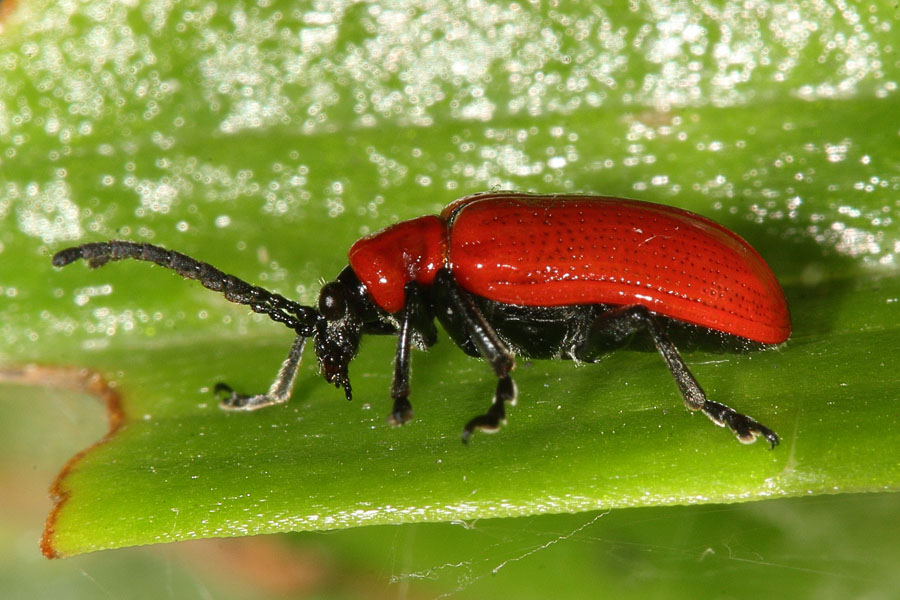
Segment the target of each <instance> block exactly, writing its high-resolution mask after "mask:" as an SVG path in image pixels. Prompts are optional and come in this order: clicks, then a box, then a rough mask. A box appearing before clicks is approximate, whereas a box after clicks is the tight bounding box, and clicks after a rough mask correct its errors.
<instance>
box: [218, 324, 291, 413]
mask: <svg viewBox="0 0 900 600" xmlns="http://www.w3.org/2000/svg"><path fill="white" fill-rule="evenodd" d="M306 339H307V338H306V337H305V336H302V335H298V336H297V337H296V338H294V343H293V344H291V350H290V352H288V355H287V358H285V359H284V362H283V363H281V368H280V369H279V370H278V375H277V376H276V377H275V381H273V382H272V385H271V386H270V387H269V391H268V392H266V393H265V394H257V395H255V396H247V395H244V394H238V393H237V392H235V391H234V390H233V389H231V386H229V385H228V384H225V383H221V382H219V383H217V384H216V387H215V393H216V394H224V396H223V398H222V400H221V402H220V403H219V407H220V408H221V409H222V410H228V411H238V410H241V411H250V410H257V409H260V408H265V407H266V406H272V405H273V404H283V403H285V402H287V401H288V399H289V398H290V397H291V390H292V389H293V387H294V379H296V377H297V371H298V370H299V368H300V359H301V358H302V356H303V348H304V346H306Z"/></svg>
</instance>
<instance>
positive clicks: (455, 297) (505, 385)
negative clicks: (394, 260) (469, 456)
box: [434, 268, 518, 442]
mask: <svg viewBox="0 0 900 600" xmlns="http://www.w3.org/2000/svg"><path fill="white" fill-rule="evenodd" d="M434 285H435V286H436V287H439V288H440V293H441V294H440V295H441V296H442V297H443V298H444V299H445V301H446V303H447V305H448V310H451V311H455V312H456V313H457V315H455V316H454V319H459V320H460V321H461V322H462V324H463V326H464V327H465V330H466V333H467V334H468V337H469V340H471V342H472V343H473V344H474V345H475V348H476V349H477V350H478V354H479V355H480V356H481V357H482V358H483V359H484V360H486V361H487V362H488V364H490V365H491V369H493V371H494V374H495V375H496V376H497V390H496V392H495V393H494V399H493V402H492V403H491V407H490V408H489V409H488V411H487V412H486V413H484V414H483V415H479V416H477V417H475V418H474V419H472V420H471V421H469V422H468V423H467V424H466V426H465V428H464V429H463V434H462V440H463V442H467V441H468V439H469V438H470V437H471V436H472V434H473V433H474V432H475V430H481V431H485V432H488V433H493V432H495V431H497V430H498V429H499V428H500V425H501V424H503V423H505V422H506V404H507V403H509V404H510V405H515V403H516V396H517V395H518V391H517V390H516V383H515V382H514V381H513V380H512V377H510V375H509V373H510V371H512V370H513V368H514V367H515V366H516V362H515V359H514V358H513V355H512V352H510V350H509V348H507V346H506V343H504V342H503V340H501V339H500V336H499V335H497V332H496V331H494V328H493V327H491V324H490V323H488V322H487V319H485V318H484V315H483V314H481V311H480V310H478V307H477V306H476V305H475V302H473V301H472V297H471V296H469V294H468V293H467V292H466V291H465V290H463V289H462V288H461V287H459V284H458V283H456V279H455V278H454V277H453V274H452V273H451V272H450V271H449V270H448V269H446V268H445V269H441V270H440V271H438V272H437V275H435V279H434Z"/></svg>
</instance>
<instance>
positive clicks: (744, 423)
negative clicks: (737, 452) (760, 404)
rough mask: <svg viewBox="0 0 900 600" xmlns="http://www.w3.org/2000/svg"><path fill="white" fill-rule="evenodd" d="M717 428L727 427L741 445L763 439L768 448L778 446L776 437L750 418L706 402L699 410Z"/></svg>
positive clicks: (718, 404) (727, 407)
mask: <svg viewBox="0 0 900 600" xmlns="http://www.w3.org/2000/svg"><path fill="white" fill-rule="evenodd" d="M701 410H702V411H703V414H705V415H706V416H707V417H709V419H710V420H711V421H712V422H713V423H715V424H716V425H718V426H719V427H726V426H727V427H728V428H729V429H731V431H732V432H733V433H734V435H735V437H737V439H738V441H739V442H741V443H742V444H752V443H753V442H755V441H756V438H757V437H764V438H766V441H767V442H769V446H770V448H775V446H777V445H778V441H779V440H778V435H777V434H776V433H775V432H774V431H772V430H771V429H769V428H768V427H766V426H765V425H763V424H762V423H760V422H759V421H757V420H756V419H754V418H752V417H748V416H747V415H745V414H741V413H739V412H737V411H736V410H734V409H733V408H731V407H729V406H725V405H724V404H720V403H719V402H713V401H712V400H707V401H706V402H704V403H703V408H702V409H701Z"/></svg>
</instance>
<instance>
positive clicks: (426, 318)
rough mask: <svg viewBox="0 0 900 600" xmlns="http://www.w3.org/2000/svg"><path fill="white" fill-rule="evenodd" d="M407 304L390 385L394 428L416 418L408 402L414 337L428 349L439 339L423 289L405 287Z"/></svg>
mask: <svg viewBox="0 0 900 600" xmlns="http://www.w3.org/2000/svg"><path fill="white" fill-rule="evenodd" d="M404 292H405V294H406V301H405V303H404V306H403V311H402V312H401V313H400V329H399V331H398V332H397V352H396V354H395V355H394V381H393V384H392V385H391V398H393V400H394V408H393V409H392V410H391V414H389V415H388V418H387V420H388V423H390V424H391V425H403V424H404V423H406V422H407V421H409V420H410V419H412V417H413V410H412V405H411V404H410V403H409V362H410V351H411V349H412V345H413V341H414V340H413V338H414V337H415V336H417V339H416V340H415V341H416V342H417V344H416V345H418V346H421V347H424V348H427V347H429V346H432V345H434V343H435V341H436V340H437V330H436V329H435V326H434V316H433V315H432V314H431V310H430V309H429V308H428V303H427V299H426V297H425V294H424V293H423V291H422V287H421V286H420V285H419V284H418V283H416V282H415V281H411V282H409V283H407V284H406V286H405V287H404Z"/></svg>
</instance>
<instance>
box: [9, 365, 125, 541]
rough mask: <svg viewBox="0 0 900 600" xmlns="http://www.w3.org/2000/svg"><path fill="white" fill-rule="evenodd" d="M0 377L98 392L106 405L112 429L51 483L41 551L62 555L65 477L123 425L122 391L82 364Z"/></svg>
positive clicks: (30, 367)
mask: <svg viewBox="0 0 900 600" xmlns="http://www.w3.org/2000/svg"><path fill="white" fill-rule="evenodd" d="M0 381H3V382H8V383H18V384H23V385H35V386H41V387H48V388H56V389H64V390H73V391H76V392H81V393H85V394H90V395H92V396H96V397H97V398H98V399H99V400H100V401H101V402H103V403H104V404H105V405H106V418H107V421H108V423H109V429H108V430H107V432H106V435H105V436H103V439H101V440H100V441H98V442H97V443H96V444H93V445H91V446H88V447H87V448H85V449H84V450H82V451H81V452H79V453H78V454H76V455H75V456H73V457H72V458H71V459H69V462H68V463H66V465H65V466H64V467H63V468H62V471H60V472H59V475H57V476H56V479H55V480H54V481H53V484H52V485H51V486H50V497H51V498H52V499H53V503H54V505H53V509H52V510H51V511H50V515H49V516H48V517H47V522H46V523H45V524H44V534H43V535H42V536H41V552H43V553H44V556H46V557H47V558H60V557H62V556H63V554H61V553H60V552H58V551H57V550H56V548H55V547H54V542H53V536H54V533H55V525H56V519H57V517H58V516H59V512H60V510H61V509H62V507H63V506H64V505H65V503H66V501H67V500H68V499H69V492H68V491H67V490H66V489H65V488H64V486H63V481H64V480H65V478H66V477H67V476H68V474H69V473H70V472H72V470H73V469H74V468H75V466H76V465H77V464H78V462H79V461H80V460H81V459H82V457H84V455H85V454H87V453H88V452H90V451H91V450H92V449H93V448H95V447H97V446H99V445H100V444H105V443H106V442H107V441H108V440H109V439H110V438H111V437H112V436H113V435H115V433H116V432H117V431H118V430H119V427H121V425H122V420H123V413H122V401H121V397H120V396H119V393H118V392H117V391H116V390H114V389H113V388H112V387H110V385H109V383H108V382H107V381H106V379H104V378H103V376H102V375H100V374H99V373H97V372H96V371H92V370H91V369H85V368H80V367H52V366H44V365H25V366H22V367H3V368H0Z"/></svg>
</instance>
